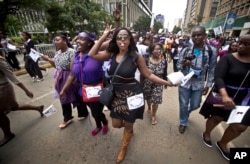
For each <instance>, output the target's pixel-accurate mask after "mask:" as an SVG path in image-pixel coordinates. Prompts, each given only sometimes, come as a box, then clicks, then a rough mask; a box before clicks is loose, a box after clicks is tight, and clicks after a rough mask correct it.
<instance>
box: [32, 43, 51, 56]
mask: <svg viewBox="0 0 250 164" xmlns="http://www.w3.org/2000/svg"><path fill="white" fill-rule="evenodd" d="M35 48H36V50H37V51H38V52H40V53H42V54H44V55H48V56H49V57H50V58H53V57H54V55H55V53H56V46H55V45H54V44H37V45H35Z"/></svg>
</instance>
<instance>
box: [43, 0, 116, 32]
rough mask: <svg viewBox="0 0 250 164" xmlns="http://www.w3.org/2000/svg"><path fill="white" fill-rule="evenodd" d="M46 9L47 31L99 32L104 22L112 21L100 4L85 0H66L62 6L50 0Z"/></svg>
mask: <svg viewBox="0 0 250 164" xmlns="http://www.w3.org/2000/svg"><path fill="white" fill-rule="evenodd" d="M49 6H50V7H49V8H48V9H47V10H46V12H47V13H48V17H47V27H48V30H49V31H58V30H64V31H65V30H67V31H70V32H73V33H75V32H77V31H82V30H87V31H92V32H97V33H98V32H99V31H100V30H103V29H104V27H105V24H106V23H112V20H113V18H112V16H111V15H110V14H109V13H107V12H106V11H105V10H104V9H103V8H102V7H101V5H100V4H96V3H94V2H92V1H87V0H85V1H84V2H82V1H79V0H66V1H65V4H64V5H63V6H61V5H59V4H58V3H57V2H52V3H50V5H49Z"/></svg>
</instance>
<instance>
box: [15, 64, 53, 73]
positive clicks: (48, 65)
mask: <svg viewBox="0 0 250 164" xmlns="http://www.w3.org/2000/svg"><path fill="white" fill-rule="evenodd" d="M39 67H42V68H51V67H52V65H51V64H43V65H40V66H39ZM26 73H27V71H26V70H25V68H22V69H21V70H20V71H15V72H14V74H15V75H16V76H20V75H24V74H26Z"/></svg>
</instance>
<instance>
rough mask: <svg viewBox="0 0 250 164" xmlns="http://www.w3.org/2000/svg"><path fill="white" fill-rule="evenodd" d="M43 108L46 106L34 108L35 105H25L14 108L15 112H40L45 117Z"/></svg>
mask: <svg viewBox="0 0 250 164" xmlns="http://www.w3.org/2000/svg"><path fill="white" fill-rule="evenodd" d="M43 108H44V106H43V105H41V106H34V105H29V104H24V105H19V106H18V108H13V109H12V110H13V111H17V110H35V111H38V112H39V113H40V115H41V117H43Z"/></svg>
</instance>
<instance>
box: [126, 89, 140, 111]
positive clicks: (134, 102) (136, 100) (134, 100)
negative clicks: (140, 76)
mask: <svg viewBox="0 0 250 164" xmlns="http://www.w3.org/2000/svg"><path fill="white" fill-rule="evenodd" d="M127 103H128V109H129V110H134V109H137V108H140V107H142V106H143V105H144V98H143V93H140V94H137V95H134V96H131V97H127Z"/></svg>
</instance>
